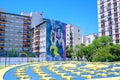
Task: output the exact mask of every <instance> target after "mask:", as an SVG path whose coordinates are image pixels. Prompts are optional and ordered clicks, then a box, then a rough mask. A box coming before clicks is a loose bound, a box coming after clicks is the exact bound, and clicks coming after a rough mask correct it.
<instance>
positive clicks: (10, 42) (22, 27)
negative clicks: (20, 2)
mask: <svg viewBox="0 0 120 80" xmlns="http://www.w3.org/2000/svg"><path fill="white" fill-rule="evenodd" d="M30 24H31V19H30V17H29V16H21V15H18V14H11V13H6V12H3V11H0V54H2V53H3V52H6V51H9V50H11V49H12V48H14V49H15V50H16V51H18V53H22V52H23V51H28V49H29V48H30V35H29V28H30Z"/></svg>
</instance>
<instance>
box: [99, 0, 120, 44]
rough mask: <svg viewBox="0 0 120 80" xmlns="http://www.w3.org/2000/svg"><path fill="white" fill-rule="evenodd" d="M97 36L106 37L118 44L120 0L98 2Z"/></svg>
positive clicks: (119, 37) (101, 0) (119, 34)
mask: <svg viewBox="0 0 120 80" xmlns="http://www.w3.org/2000/svg"><path fill="white" fill-rule="evenodd" d="M98 24H99V26H98V30H99V36H102V35H106V36H110V37H111V38H112V39H113V43H114V44H120V0H98Z"/></svg>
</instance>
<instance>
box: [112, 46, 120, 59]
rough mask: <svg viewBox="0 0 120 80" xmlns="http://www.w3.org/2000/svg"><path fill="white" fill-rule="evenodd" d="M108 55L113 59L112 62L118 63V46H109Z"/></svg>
mask: <svg viewBox="0 0 120 80" xmlns="http://www.w3.org/2000/svg"><path fill="white" fill-rule="evenodd" d="M110 53H111V54H112V55H113V56H114V57H115V58H114V61H120V45H118V44H115V45H113V46H111V47H110Z"/></svg>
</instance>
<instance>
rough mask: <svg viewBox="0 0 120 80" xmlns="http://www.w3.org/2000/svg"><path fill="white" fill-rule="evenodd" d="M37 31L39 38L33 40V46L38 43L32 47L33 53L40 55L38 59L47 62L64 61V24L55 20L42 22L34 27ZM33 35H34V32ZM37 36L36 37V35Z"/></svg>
mask: <svg viewBox="0 0 120 80" xmlns="http://www.w3.org/2000/svg"><path fill="white" fill-rule="evenodd" d="M36 28H37V29H38V30H39V33H38V35H39V37H38V38H37V39H36V38H34V39H33V42H32V43H33V45H35V44H36V42H39V45H38V44H37V46H34V47H33V46H32V50H33V52H36V47H39V48H37V53H38V54H40V57H42V58H44V59H46V60H47V61H54V60H55V61H56V60H65V59H66V24H65V23H62V22H60V21H56V20H48V19H46V20H43V21H42V22H41V23H40V24H39V25H37V26H36V27H34V29H32V30H34V31H36ZM33 34H36V32H34V33H33ZM36 36H37V35H36Z"/></svg>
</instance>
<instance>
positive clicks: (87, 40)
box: [83, 33, 98, 46]
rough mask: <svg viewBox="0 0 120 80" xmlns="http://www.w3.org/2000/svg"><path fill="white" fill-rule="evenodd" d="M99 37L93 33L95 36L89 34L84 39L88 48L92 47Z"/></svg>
mask: <svg viewBox="0 0 120 80" xmlns="http://www.w3.org/2000/svg"><path fill="white" fill-rule="evenodd" d="M97 37H98V35H97V34H95V33H93V34H88V35H86V36H84V37H83V43H84V44H85V45H86V46H88V45H90V44H91V43H92V42H93V41H94V39H96V38H97Z"/></svg>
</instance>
